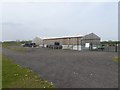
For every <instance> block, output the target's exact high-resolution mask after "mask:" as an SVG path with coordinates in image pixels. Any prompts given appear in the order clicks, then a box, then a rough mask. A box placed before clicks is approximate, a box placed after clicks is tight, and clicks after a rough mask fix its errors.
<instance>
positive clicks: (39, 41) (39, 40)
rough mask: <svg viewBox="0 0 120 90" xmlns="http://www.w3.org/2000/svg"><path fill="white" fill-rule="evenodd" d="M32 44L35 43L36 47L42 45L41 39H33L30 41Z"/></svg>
mask: <svg viewBox="0 0 120 90" xmlns="http://www.w3.org/2000/svg"><path fill="white" fill-rule="evenodd" d="M32 43H35V44H36V45H39V46H40V45H43V39H41V38H39V37H35V38H34V39H33V40H32Z"/></svg>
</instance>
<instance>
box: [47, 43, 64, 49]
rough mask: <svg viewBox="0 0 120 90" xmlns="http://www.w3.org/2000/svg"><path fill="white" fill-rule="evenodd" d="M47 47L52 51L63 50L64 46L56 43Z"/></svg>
mask: <svg viewBox="0 0 120 90" xmlns="http://www.w3.org/2000/svg"><path fill="white" fill-rule="evenodd" d="M46 47H47V48H52V49H62V45H60V43H59V42H55V43H54V45H47V46H46Z"/></svg>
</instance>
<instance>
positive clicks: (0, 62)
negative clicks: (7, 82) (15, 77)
mask: <svg viewBox="0 0 120 90" xmlns="http://www.w3.org/2000/svg"><path fill="white" fill-rule="evenodd" d="M1 88H2V55H1V54H0V90H1Z"/></svg>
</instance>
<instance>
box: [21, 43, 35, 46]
mask: <svg viewBox="0 0 120 90" xmlns="http://www.w3.org/2000/svg"><path fill="white" fill-rule="evenodd" d="M36 46H37V45H36V44H35V43H25V44H24V45H23V47H36Z"/></svg>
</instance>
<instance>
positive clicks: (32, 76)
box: [2, 56, 55, 88]
mask: <svg viewBox="0 0 120 90" xmlns="http://www.w3.org/2000/svg"><path fill="white" fill-rule="evenodd" d="M2 68H3V70H2V87H3V88H55V86H54V85H53V84H52V83H50V82H47V81H45V80H43V79H41V78H40V77H39V76H38V75H37V74H36V73H34V72H33V71H31V70H29V69H27V68H23V67H21V66H20V65H17V64H15V63H14V62H12V60H11V59H10V58H7V57H6V56H3V57H2Z"/></svg>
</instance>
